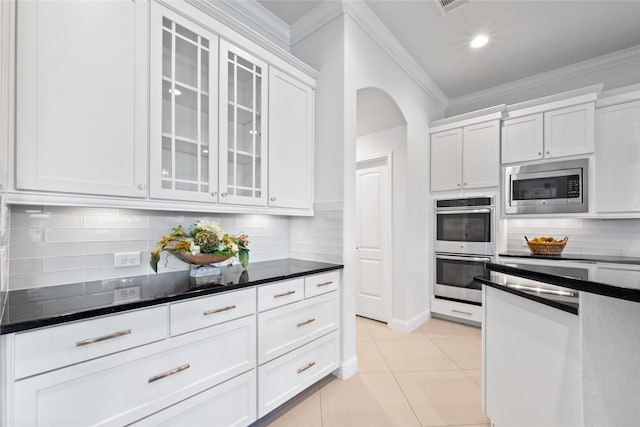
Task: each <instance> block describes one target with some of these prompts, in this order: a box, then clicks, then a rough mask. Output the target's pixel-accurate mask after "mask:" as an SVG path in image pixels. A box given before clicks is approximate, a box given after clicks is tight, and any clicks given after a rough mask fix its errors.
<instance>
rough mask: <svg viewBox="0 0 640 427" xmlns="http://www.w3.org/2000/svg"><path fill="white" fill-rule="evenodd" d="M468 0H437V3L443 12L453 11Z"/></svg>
mask: <svg viewBox="0 0 640 427" xmlns="http://www.w3.org/2000/svg"><path fill="white" fill-rule="evenodd" d="M468 2H469V0H436V3H438V5H439V6H440V11H441V12H443V13H446V12H451V11H452V10H453V9H455V8H457V7H460V6H462V5H463V4H465V3H468Z"/></svg>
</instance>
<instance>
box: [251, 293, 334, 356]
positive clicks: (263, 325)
mask: <svg viewBox="0 0 640 427" xmlns="http://www.w3.org/2000/svg"><path fill="white" fill-rule="evenodd" d="M338 315H339V304H338V298H337V293H336V292H331V293H329V294H325V295H321V296H317V297H315V298H310V299H306V300H304V301H301V302H299V303H296V304H290V305H287V306H284V307H280V308H276V309H274V310H269V311H267V312H265V313H260V314H258V330H259V331H260V334H259V335H258V363H265V362H268V361H269V360H271V359H273V358H275V357H278V356H281V355H283V354H284V353H286V352H288V351H291V350H293V349H295V348H297V347H300V346H301V345H302V344H305V343H307V342H309V341H311V340H313V339H315V338H318V337H320V336H322V335H325V334H327V333H329V332H331V331H335V330H336V329H337V328H338Z"/></svg>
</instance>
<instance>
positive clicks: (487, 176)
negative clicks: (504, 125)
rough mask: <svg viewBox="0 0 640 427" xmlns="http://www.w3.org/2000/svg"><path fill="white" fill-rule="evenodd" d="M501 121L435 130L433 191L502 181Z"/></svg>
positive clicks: (480, 186) (484, 185)
mask: <svg viewBox="0 0 640 427" xmlns="http://www.w3.org/2000/svg"><path fill="white" fill-rule="evenodd" d="M499 174H500V121H499V120H492V121H487V122H483V123H478V124H473V125H469V126H464V127H461V128H454V129H451V130H447V131H443V132H438V133H433V134H431V191H445V190H461V189H472V188H483V187H497V186H498V185H499V184H500V176H499Z"/></svg>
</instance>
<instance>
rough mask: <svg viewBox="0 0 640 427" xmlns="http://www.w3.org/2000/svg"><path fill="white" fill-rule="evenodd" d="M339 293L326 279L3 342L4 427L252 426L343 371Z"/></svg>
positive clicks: (335, 277)
mask: <svg viewBox="0 0 640 427" xmlns="http://www.w3.org/2000/svg"><path fill="white" fill-rule="evenodd" d="M339 284H340V272H327V273H321V274H316V275H311V276H308V277H301V278H297V279H292V280H286V281H280V282H275V283H272V284H267V285H263V286H260V287H258V288H256V287H251V288H245V289H240V290H233V291H229V292H223V293H218V294H215V295H208V296H203V297H200V298H192V299H189V300H186V301H178V302H173V303H169V304H161V305H158V306H155V307H150V308H145V309H140V310H133V311H126V312H123V313H119V314H114V315H110V316H103V317H99V318H94V319H88V320H82V321H77V322H73V323H68V324H63V325H58V326H54V327H49V328H41V329H36V330H29V331H24V332H18V333H13V334H7V335H2V336H0V344H1V348H2V353H1V354H0V362H1V363H0V366H1V372H2V376H1V377H2V394H0V398H1V399H2V400H1V401H0V408H1V409H2V411H0V425H1V426H3V427H5V426H6V427H14V426H18V427H22V426H29V427H31V426H60V427H71V426H123V425H138V426H190V427H191V426H205V425H206V426H215V427H219V426H247V425H249V424H251V423H253V422H254V421H255V420H256V419H257V417H258V416H263V415H265V414H266V413H268V412H269V411H271V410H273V409H274V408H276V407H277V406H279V405H280V404H282V403H283V402H285V401H286V400H288V399H290V398H291V397H293V396H294V395H295V394H297V393H299V392H300V391H302V390H304V389H305V388H307V387H308V386H309V385H311V384H312V383H314V382H316V381H318V380H319V379H321V378H322V377H324V376H326V375H328V374H329V373H331V372H332V371H333V370H335V369H336V368H337V367H338V361H339V348H340V339H339V338H340V332H339V331H340V330H339V306H340V296H339V292H337V289H338V288H339ZM305 289H307V290H308V292H306V293H307V295H308V296H307V297H306V298H305V297H304V295H305ZM281 294H282V296H279V295H281ZM258 337H259V338H258ZM258 358H260V362H259V363H260V364H261V366H258V360H257V359H258ZM258 377H259V378H258Z"/></svg>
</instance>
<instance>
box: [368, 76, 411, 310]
mask: <svg viewBox="0 0 640 427" xmlns="http://www.w3.org/2000/svg"><path fill="white" fill-rule="evenodd" d="M356 111H357V122H356V128H357V134H356V136H357V138H356V266H357V277H358V281H357V290H356V314H358V315H361V316H364V317H369V318H372V319H376V320H380V321H382V322H386V323H388V322H389V321H390V320H391V318H392V311H393V305H392V301H393V300H394V283H398V280H401V279H400V277H399V276H400V275H401V274H400V271H401V270H402V267H401V266H400V263H401V262H402V261H403V258H404V257H403V255H402V254H403V252H404V249H403V246H402V245H401V244H400V242H401V241H402V239H403V237H404V234H405V233H404V230H405V224H404V221H403V217H404V212H405V208H406V199H407V194H406V179H407V173H406V170H407V167H406V165H407V131H406V121H405V118H404V115H403V114H402V112H401V111H400V109H399V108H398V105H397V104H396V102H395V101H394V100H393V99H392V98H391V97H390V96H389V95H388V94H387V93H386V92H384V91H382V90H381V89H378V88H371V87H370V88H364V89H360V90H358V91H357V110H356Z"/></svg>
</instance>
